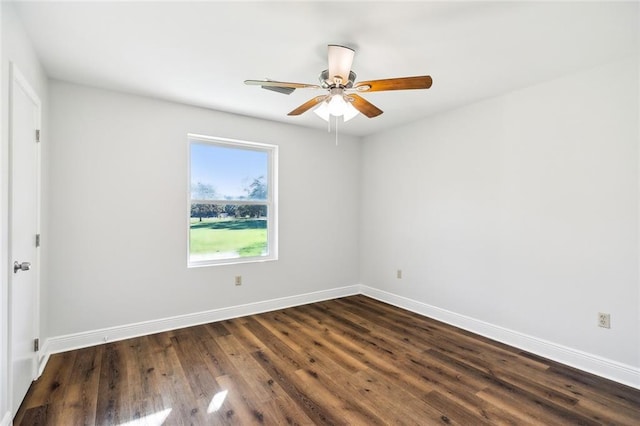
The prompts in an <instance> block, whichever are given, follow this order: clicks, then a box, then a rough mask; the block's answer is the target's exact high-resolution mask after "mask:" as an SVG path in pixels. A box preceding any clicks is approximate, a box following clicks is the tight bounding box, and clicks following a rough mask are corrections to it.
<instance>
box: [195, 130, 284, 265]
mask: <svg viewBox="0 0 640 426" xmlns="http://www.w3.org/2000/svg"><path fill="white" fill-rule="evenodd" d="M192 142H195V143H200V144H202V143H204V144H210V145H215V146H222V147H226V148H237V149H245V150H253V151H260V152H266V153H267V154H268V155H267V158H268V162H267V175H268V176H267V178H266V180H267V185H268V191H267V194H268V195H267V200H266V201H265V200H226V199H220V200H193V199H191V144H192ZM187 151H188V152H187V157H188V159H189V160H188V167H187V194H188V196H187V267H189V268H193V267H202V266H215V265H233V264H239V263H255V262H268V261H272V260H277V259H278V146H277V145H271V144H266V143H259V142H250V141H244V140H238V139H228V138H221V137H215V136H206V135H199V134H194V133H188V134H187ZM192 203H197V204H235V205H256V204H262V205H266V206H267V244H268V250H269V254H268V255H266V256H250V257H237V258H227V259H211V260H197V261H192V260H191V253H190V252H191V204H192Z"/></svg>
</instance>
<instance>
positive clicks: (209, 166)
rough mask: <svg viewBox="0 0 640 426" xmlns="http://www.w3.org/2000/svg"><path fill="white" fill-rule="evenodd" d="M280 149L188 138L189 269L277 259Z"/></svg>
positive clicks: (204, 138) (272, 146) (227, 140)
mask: <svg viewBox="0 0 640 426" xmlns="http://www.w3.org/2000/svg"><path fill="white" fill-rule="evenodd" d="M277 149H278V147H277V146H275V145H266V144H259V143H254V142H244V141H237V140H231V139H222V138H214V137H208V136H201V135H192V134H190V135H189V192H190V197H189V245H188V246H189V256H188V265H189V266H205V265H218V264H229V263H241V262H256V261H263V260H274V259H276V258H277V241H276V236H277V233H276V225H277V205H276V200H277V198H276V190H277V187H276V184H277V180H276V168H277V167H276V165H277Z"/></svg>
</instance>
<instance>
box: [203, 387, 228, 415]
mask: <svg viewBox="0 0 640 426" xmlns="http://www.w3.org/2000/svg"><path fill="white" fill-rule="evenodd" d="M227 392H228V391H226V390H223V391H220V392H218V393H217V394H215V395H213V398H211V402H210V403H209V408H207V413H209V414H211V413H215V412H216V411H218V410H219V409H220V407H222V404H224V400H225V398H226V397H227Z"/></svg>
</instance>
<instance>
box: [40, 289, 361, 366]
mask: <svg viewBox="0 0 640 426" xmlns="http://www.w3.org/2000/svg"><path fill="white" fill-rule="evenodd" d="M355 294H360V286H359V285H352V286H347V287H340V288H334V289H330V290H322V291H316V292H313V293H306V294H300V295H296V296H289V297H282V298H279V299H271V300H265V301H261V302H254V303H247V304H244V305H238V306H230V307H226V308H219V309H212V310H210V311H204V312H197V313H193V314H186V315H180V316H175V317H169V318H161V319H158V320H152V321H144V322H139V323H135V324H127V325H121V326H116V327H108V328H103V329H99V330H91V331H86V332H82V333H75V334H67V335H64V336H56V337H52V338H49V339H47V340H46V341H45V343H44V345H43V346H42V350H41V351H40V353H41V354H42V357H41V358H40V363H39V370H40V374H41V373H42V371H43V370H44V367H45V365H46V363H47V361H48V360H49V356H50V355H51V354H55V353H59V352H66V351H69V350H73V349H80V348H86V347H89V346H95V345H99V344H102V343H106V342H114V341H117V340H124V339H129V338H132V337H138V336H146V335H149V334H154V333H160V332H163V331H168V330H175V329H178V328H183V327H191V326H194V325H199V324H206V323H210V322H215V321H222V320H226V319H230V318H238V317H242V316H247V315H253V314H259V313H262V312H269V311H275V310H278V309H284V308H289V307H291V306H299V305H305V304H307V303H314V302H320V301H323V300H330V299H336V298H338V297H345V296H352V295H355Z"/></svg>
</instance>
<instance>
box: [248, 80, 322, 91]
mask: <svg viewBox="0 0 640 426" xmlns="http://www.w3.org/2000/svg"><path fill="white" fill-rule="evenodd" d="M244 84H247V85H249V86H263V87H266V86H273V87H287V88H290V89H307V88H309V89H322V87H320V86H318V85H317V84H306V83H287V82H285V81H274V80H245V81H244Z"/></svg>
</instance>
